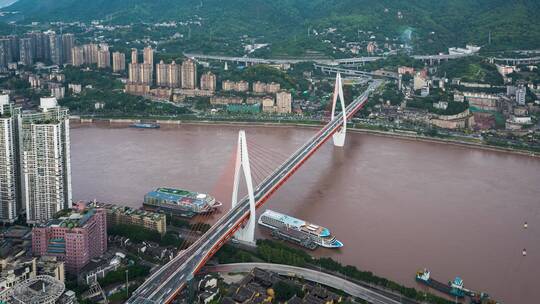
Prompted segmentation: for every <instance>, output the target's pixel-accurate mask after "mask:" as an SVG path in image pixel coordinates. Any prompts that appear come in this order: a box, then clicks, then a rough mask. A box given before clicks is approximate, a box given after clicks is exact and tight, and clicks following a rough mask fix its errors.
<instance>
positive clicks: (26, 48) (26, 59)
mask: <svg viewBox="0 0 540 304" xmlns="http://www.w3.org/2000/svg"><path fill="white" fill-rule="evenodd" d="M32 41H33V39H32V38H21V39H20V40H19V60H20V62H21V63H22V64H24V65H26V66H31V65H32V64H34V58H35V55H34V46H33V42H32Z"/></svg>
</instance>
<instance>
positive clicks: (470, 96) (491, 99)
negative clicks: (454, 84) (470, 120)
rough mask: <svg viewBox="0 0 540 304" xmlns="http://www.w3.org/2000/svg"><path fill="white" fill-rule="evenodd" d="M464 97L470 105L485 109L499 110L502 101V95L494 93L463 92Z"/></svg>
mask: <svg viewBox="0 0 540 304" xmlns="http://www.w3.org/2000/svg"><path fill="white" fill-rule="evenodd" d="M463 97H464V99H465V100H467V101H468V102H469V106H471V107H473V108H476V109H480V110H485V111H497V110H498V109H499V106H500V103H501V97H500V96H499V95H494V94H487V93H476V92H463Z"/></svg>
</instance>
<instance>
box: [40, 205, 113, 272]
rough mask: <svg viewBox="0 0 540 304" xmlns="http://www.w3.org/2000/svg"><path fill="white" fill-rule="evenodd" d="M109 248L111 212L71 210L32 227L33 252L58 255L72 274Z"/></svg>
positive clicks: (41, 254) (42, 254) (43, 254)
mask: <svg viewBox="0 0 540 304" xmlns="http://www.w3.org/2000/svg"><path fill="white" fill-rule="evenodd" d="M105 251H107V215H106V212H105V210H102V209H87V210H84V211H82V212H76V211H68V212H67V213H65V214H62V215H60V216H58V218H55V219H51V220H49V221H48V222H47V223H46V224H41V225H38V226H36V227H34V229H33V230H32V252H33V254H34V255H35V256H54V257H57V258H59V259H61V260H63V261H65V267H66V270H67V272H69V273H77V272H78V271H79V270H81V269H82V268H83V267H84V266H85V265H86V264H88V262H90V260H91V259H93V258H98V257H100V256H101V255H103V254H104V253H105Z"/></svg>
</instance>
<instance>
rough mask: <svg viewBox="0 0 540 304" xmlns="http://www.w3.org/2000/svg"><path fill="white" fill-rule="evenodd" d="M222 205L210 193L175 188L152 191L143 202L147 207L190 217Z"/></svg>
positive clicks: (208, 211) (211, 210)
mask: <svg viewBox="0 0 540 304" xmlns="http://www.w3.org/2000/svg"><path fill="white" fill-rule="evenodd" d="M221 206H222V203H221V202H219V201H217V200H216V199H215V198H214V197H213V196H210V195H208V194H203V193H197V192H192V191H188V190H183V189H174V188H157V189H155V190H153V191H150V192H148V193H147V194H146V195H145V196H144V202H143V207H144V208H145V209H150V210H153V211H158V212H163V213H168V214H174V215H177V216H182V217H189V218H191V217H194V216H195V215H198V214H204V213H210V212H213V211H215V210H216V209H217V208H219V207H221Z"/></svg>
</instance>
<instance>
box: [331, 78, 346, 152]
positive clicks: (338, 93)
mask: <svg viewBox="0 0 540 304" xmlns="http://www.w3.org/2000/svg"><path fill="white" fill-rule="evenodd" d="M338 97H339V100H340V103H341V114H342V115H343V126H342V127H341V129H340V130H339V131H337V132H336V133H335V134H334V135H333V136H332V140H333V141H334V146H336V147H343V146H344V145H345V136H346V134H347V114H346V113H345V99H344V98H343V85H342V84H341V74H340V73H339V72H338V73H336V85H335V87H334V99H333V101H332V117H331V119H332V120H334V117H335V115H336V106H337V99H338Z"/></svg>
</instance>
